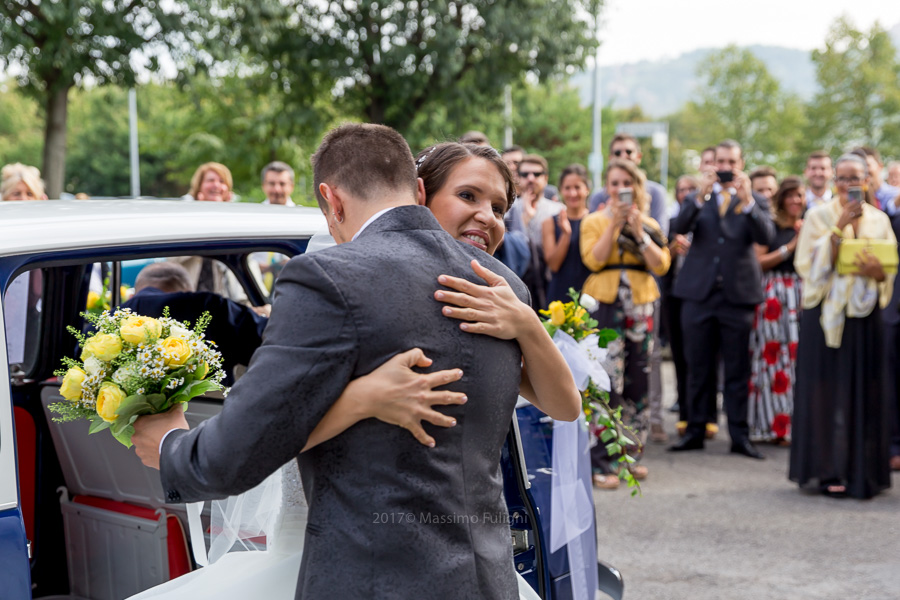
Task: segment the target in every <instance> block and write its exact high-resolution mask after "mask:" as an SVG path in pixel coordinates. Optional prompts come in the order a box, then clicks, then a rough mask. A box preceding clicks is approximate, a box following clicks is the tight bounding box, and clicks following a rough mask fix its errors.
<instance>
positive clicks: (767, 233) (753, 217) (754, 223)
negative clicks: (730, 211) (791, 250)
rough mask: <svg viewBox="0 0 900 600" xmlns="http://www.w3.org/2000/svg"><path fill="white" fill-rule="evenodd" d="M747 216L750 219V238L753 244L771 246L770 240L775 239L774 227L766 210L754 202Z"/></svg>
mask: <svg viewBox="0 0 900 600" xmlns="http://www.w3.org/2000/svg"><path fill="white" fill-rule="evenodd" d="M747 216H748V218H749V219H750V236H751V237H752V238H753V243H754V244H759V245H760V246H771V245H772V238H774V237H775V225H774V224H773V223H772V219H771V218H770V217H769V213H768V210H767V209H765V208H763V207H762V206H760V204H759V203H758V202H756V203H755V204H754V206H753V208H752V209H751V210H750V213H749V214H748V215H747Z"/></svg>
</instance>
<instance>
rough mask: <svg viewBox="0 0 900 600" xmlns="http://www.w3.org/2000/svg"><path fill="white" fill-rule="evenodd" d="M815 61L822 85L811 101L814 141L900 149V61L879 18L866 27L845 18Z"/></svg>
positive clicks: (840, 146) (825, 145) (827, 146)
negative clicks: (862, 27)
mask: <svg viewBox="0 0 900 600" xmlns="http://www.w3.org/2000/svg"><path fill="white" fill-rule="evenodd" d="M812 60H813V62H814V63H815V65H816V77H817V79H818V81H819V85H820V87H821V91H820V92H819V93H818V94H817V95H816V97H815V99H814V101H813V102H812V104H811V106H810V124H811V127H810V128H809V129H808V131H807V134H808V139H809V140H811V141H812V142H813V146H817V147H821V148H824V149H827V150H832V149H844V148H847V147H849V146H858V145H870V146H875V147H880V148H881V149H882V152H885V151H887V152H888V153H891V154H897V153H900V62H898V60H897V50H896V48H895V47H894V45H893V44H892V43H891V39H890V36H889V34H888V33H887V32H886V31H885V30H884V29H882V28H881V27H880V26H879V25H878V24H877V23H876V24H875V25H874V26H873V27H872V29H871V30H869V31H868V32H863V31H859V30H857V29H855V28H854V27H853V25H852V24H851V23H850V22H849V21H848V20H847V19H845V18H841V19H839V20H838V21H837V22H836V23H835V24H834V25H833V26H832V27H831V30H830V31H829V33H828V36H827V37H826V39H825V49H824V50H815V51H813V53H812ZM813 124H814V125H813Z"/></svg>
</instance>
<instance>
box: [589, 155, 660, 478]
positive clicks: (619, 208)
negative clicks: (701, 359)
mask: <svg viewBox="0 0 900 600" xmlns="http://www.w3.org/2000/svg"><path fill="white" fill-rule="evenodd" d="M644 182H645V178H644V174H643V173H642V172H641V171H640V170H639V169H638V168H637V167H636V166H635V165H634V164H633V163H631V162H630V161H626V160H618V159H613V160H612V161H610V163H609V167H608V168H607V171H606V191H607V192H608V193H609V198H610V200H609V202H607V204H606V207H605V208H603V209H601V210H599V211H597V212H595V213H591V214H589V215H588V216H586V217H585V218H584V219H583V220H582V221H581V243H580V246H581V260H582V261H583V262H584V264H585V266H587V268H588V269H590V270H591V275H590V276H589V277H588V278H587V281H585V283H584V288H583V291H584V293H585V294H588V295H590V296H593V297H594V298H596V299H597V301H598V303H599V306H598V308H597V309H596V310H595V311H592V312H591V317H592V318H594V319H596V320H597V321H598V323H599V326H600V327H601V328H602V327H609V328H611V329H614V330H615V331H616V332H617V333H618V334H619V339H617V340H615V341H614V342H611V343H610V344H609V346H608V351H609V353H608V355H607V362H608V370H609V371H610V378H611V379H612V388H613V389H612V391H611V392H610V404H611V405H612V406H613V407H615V406H621V407H622V420H623V421H625V424H626V425H629V426H630V427H631V428H632V429H633V430H634V432H635V433H636V434H637V438H638V439H636V440H634V442H635V444H633V445H631V446H629V447H628V449H627V452H628V454H629V455H630V456H633V457H634V458H635V459H639V458H640V454H641V448H642V447H643V444H644V441H645V440H646V437H647V431H648V429H649V426H650V422H649V415H648V411H647V410H646V408H647V405H648V402H647V393H648V389H649V370H648V364H647V361H648V358H649V356H650V351H651V348H652V344H653V309H654V306H655V303H656V302H657V301H658V300H659V287H658V286H657V284H656V280H655V279H654V278H653V275H658V276H662V275H665V274H666V271H668V270H669V265H670V263H671V256H670V254H669V249H668V246H667V242H666V239H665V237H664V236H663V234H662V230H661V229H660V227H659V224H658V223H657V222H656V221H654V220H653V219H651V218H650V217H649V216H648V215H647V212H648V205H649V196H648V194H647V192H646V191H645V188H644ZM626 190H627V192H630V195H631V201H627V200H626V198H627V195H626ZM617 459H618V457H615V456H609V455H608V454H607V453H606V447H605V445H604V444H603V443H602V442H601V443H598V444H597V446H595V447H594V448H593V449H592V451H591V461H592V462H593V467H594V471H595V475H594V485H595V486H596V487H599V488H606V489H613V488H616V487H618V484H619V478H618V474H617V473H616V471H615V468H614V466H613V463H615V462H616V461H617ZM631 471H632V474H633V475H634V477H635V479H643V478H644V477H646V475H647V468H646V467H645V466H643V465H634V466H632V467H631Z"/></svg>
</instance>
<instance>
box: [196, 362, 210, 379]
mask: <svg viewBox="0 0 900 600" xmlns="http://www.w3.org/2000/svg"><path fill="white" fill-rule="evenodd" d="M207 375H209V365H208V364H206V362H205V361H204V362H202V363H200V364H199V365H197V370H196V371H194V377H196V378H197V379H198V380H200V379H203V378H204V377H206V376H207Z"/></svg>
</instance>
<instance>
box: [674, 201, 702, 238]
mask: <svg viewBox="0 0 900 600" xmlns="http://www.w3.org/2000/svg"><path fill="white" fill-rule="evenodd" d="M698 216H700V207H699V206H697V195H696V194H691V195H690V196H688V197H687V198H685V199H684V202H682V203H681V210H680V211H678V216H677V217H675V220H674V221H673V223H672V227H673V230H672V231H674V232H675V233H676V234H680V235H684V234H686V233H688V232H689V231H691V230H692V229H693V228H694V223H695V222H696V221H697V217H698Z"/></svg>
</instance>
